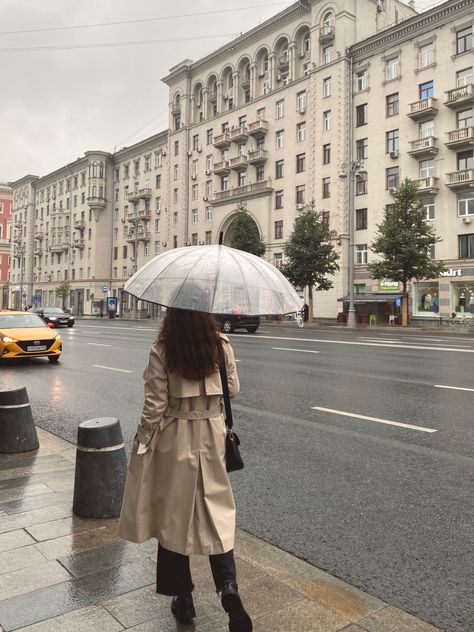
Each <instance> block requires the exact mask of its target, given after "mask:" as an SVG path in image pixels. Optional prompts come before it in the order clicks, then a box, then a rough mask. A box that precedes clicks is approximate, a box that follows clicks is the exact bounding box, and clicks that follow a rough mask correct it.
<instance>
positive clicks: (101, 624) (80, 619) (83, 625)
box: [17, 606, 124, 632]
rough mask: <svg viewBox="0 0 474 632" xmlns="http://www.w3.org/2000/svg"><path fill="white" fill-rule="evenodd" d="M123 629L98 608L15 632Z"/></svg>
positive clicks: (106, 630) (86, 609)
mask: <svg viewBox="0 0 474 632" xmlns="http://www.w3.org/2000/svg"><path fill="white" fill-rule="evenodd" d="M123 629H124V628H123V627H122V626H121V625H120V623H119V622H118V621H116V620H115V619H114V618H113V617H112V616H110V614H109V613H108V612H107V611H106V610H104V608H101V607H100V606H90V607H88V608H82V609H81V610H73V611H72V612H68V613H67V614H62V615H60V616H59V617H55V618H54V619H48V620H47V621H41V622H40V623H34V624H33V625H29V626H27V627H26V628H20V629H19V630H17V632H83V631H84V630H91V632H99V630H100V632H119V631H120V630H123Z"/></svg>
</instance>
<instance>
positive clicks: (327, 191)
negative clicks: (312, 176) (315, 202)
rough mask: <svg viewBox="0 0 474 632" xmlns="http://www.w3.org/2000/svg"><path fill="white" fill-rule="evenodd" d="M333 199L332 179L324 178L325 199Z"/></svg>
mask: <svg viewBox="0 0 474 632" xmlns="http://www.w3.org/2000/svg"><path fill="white" fill-rule="evenodd" d="M328 197H331V178H323V198H328Z"/></svg>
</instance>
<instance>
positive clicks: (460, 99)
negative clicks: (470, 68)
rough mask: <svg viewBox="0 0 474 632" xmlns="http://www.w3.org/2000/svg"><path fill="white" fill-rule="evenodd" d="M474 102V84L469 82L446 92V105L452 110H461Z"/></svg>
mask: <svg viewBox="0 0 474 632" xmlns="http://www.w3.org/2000/svg"><path fill="white" fill-rule="evenodd" d="M473 103H474V84H473V83H468V84H467V85H465V86H460V87H459V88H455V89H454V90H448V92H446V101H445V102H444V105H445V106H446V107H448V108H451V109H452V110H461V109H462V108H463V107H466V106H468V107H469V106H470V105H472V104H473Z"/></svg>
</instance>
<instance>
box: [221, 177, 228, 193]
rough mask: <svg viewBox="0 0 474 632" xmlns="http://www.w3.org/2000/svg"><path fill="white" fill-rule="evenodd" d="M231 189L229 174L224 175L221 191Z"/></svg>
mask: <svg viewBox="0 0 474 632" xmlns="http://www.w3.org/2000/svg"><path fill="white" fill-rule="evenodd" d="M228 190H229V176H222V177H221V191H228Z"/></svg>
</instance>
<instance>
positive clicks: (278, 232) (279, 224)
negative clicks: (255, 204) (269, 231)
mask: <svg viewBox="0 0 474 632" xmlns="http://www.w3.org/2000/svg"><path fill="white" fill-rule="evenodd" d="M275 239H283V220H282V219H280V220H278V221H276V222H275Z"/></svg>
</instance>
